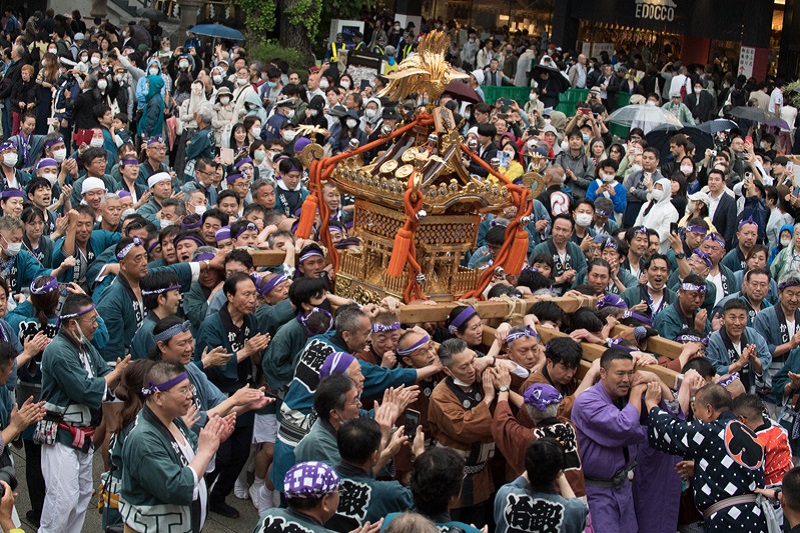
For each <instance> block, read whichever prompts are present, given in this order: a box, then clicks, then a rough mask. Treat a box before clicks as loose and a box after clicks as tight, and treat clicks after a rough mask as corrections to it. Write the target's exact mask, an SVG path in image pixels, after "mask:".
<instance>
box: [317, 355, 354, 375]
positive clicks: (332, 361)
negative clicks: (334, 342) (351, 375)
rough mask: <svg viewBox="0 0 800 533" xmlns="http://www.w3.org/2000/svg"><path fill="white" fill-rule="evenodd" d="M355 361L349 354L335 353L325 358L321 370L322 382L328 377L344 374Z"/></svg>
mask: <svg viewBox="0 0 800 533" xmlns="http://www.w3.org/2000/svg"><path fill="white" fill-rule="evenodd" d="M355 360H356V358H355V357H353V356H352V355H350V354H349V353H347V352H333V353H332V354H330V355H329V356H328V357H326V358H325V361H324V362H323V363H322V366H321V367H320V369H319V379H320V381H322V380H323V379H325V378H327V377H328V376H335V375H337V374H344V373H345V372H347V369H348V368H350V365H352V364H353V361H355Z"/></svg>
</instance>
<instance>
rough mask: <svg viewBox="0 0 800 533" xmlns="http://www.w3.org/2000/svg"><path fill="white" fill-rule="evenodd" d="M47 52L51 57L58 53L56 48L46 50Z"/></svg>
mask: <svg viewBox="0 0 800 533" xmlns="http://www.w3.org/2000/svg"><path fill="white" fill-rule="evenodd" d="M47 51H48V52H50V53H51V54H53V55H56V54H57V53H58V49H56V48H48V49H47Z"/></svg>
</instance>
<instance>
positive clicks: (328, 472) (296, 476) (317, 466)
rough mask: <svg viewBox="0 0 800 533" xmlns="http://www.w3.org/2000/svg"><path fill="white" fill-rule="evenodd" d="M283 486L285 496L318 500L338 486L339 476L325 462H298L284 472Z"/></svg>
mask: <svg viewBox="0 0 800 533" xmlns="http://www.w3.org/2000/svg"><path fill="white" fill-rule="evenodd" d="M283 488H284V490H285V494H286V497H287V498H303V499H309V500H318V499H320V498H322V497H323V496H325V495H326V494H330V493H331V492H333V491H335V490H336V489H338V488H339V476H338V475H336V472H334V470H333V469H332V468H331V467H329V466H328V465H326V464H325V463H320V462H318V461H310V462H307V463H300V464H297V465H294V466H293V467H292V468H290V469H289V471H288V472H286V476H285V477H284V478H283Z"/></svg>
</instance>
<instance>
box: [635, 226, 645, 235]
mask: <svg viewBox="0 0 800 533" xmlns="http://www.w3.org/2000/svg"><path fill="white" fill-rule="evenodd" d="M633 234H634V235H637V234H641V235H647V228H646V227H644V226H639V227H638V228H636V229H635V230H633Z"/></svg>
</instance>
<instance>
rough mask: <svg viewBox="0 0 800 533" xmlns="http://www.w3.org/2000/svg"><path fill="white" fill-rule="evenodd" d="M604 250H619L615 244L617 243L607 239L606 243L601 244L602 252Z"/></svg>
mask: <svg viewBox="0 0 800 533" xmlns="http://www.w3.org/2000/svg"><path fill="white" fill-rule="evenodd" d="M606 248H613V249H614V250H619V245H618V244H617V241H615V240H614V239H612V238H610V237H609V238H608V239H606V242H604V243H603V250H605V249H606Z"/></svg>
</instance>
